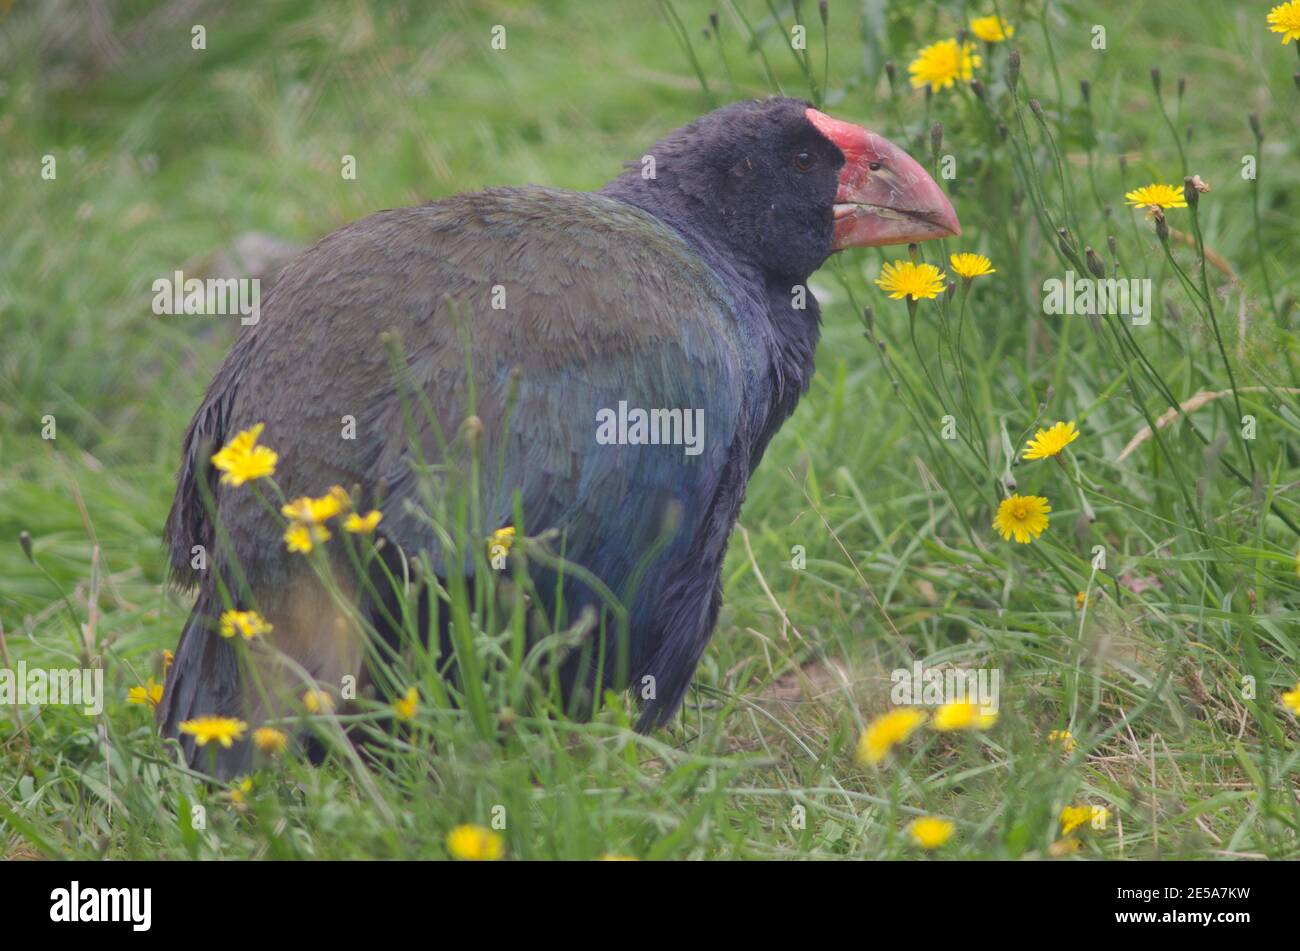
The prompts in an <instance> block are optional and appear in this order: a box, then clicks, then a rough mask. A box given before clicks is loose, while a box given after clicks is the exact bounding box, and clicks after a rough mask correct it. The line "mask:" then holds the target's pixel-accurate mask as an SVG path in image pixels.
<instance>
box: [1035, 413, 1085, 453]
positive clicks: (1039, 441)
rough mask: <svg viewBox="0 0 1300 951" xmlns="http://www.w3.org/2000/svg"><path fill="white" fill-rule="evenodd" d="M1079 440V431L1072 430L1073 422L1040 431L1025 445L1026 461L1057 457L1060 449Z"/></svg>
mask: <svg viewBox="0 0 1300 951" xmlns="http://www.w3.org/2000/svg"><path fill="white" fill-rule="evenodd" d="M1078 438H1079V430H1077V429H1075V428H1074V420H1070V421H1069V422H1068V423H1056V424H1054V425H1053V426H1051V427H1050V428H1048V429H1040V430H1039V431H1038V432H1036V433H1034V438H1033V439H1031V440H1029V442H1028V443H1027V444H1026V445H1025V455H1024V457H1025V458H1026V459H1046V458H1047V457H1048V456H1055V455H1057V454H1058V453H1059V452H1060V451H1061V450H1062V449H1064V448H1065V447H1066V446H1068V445H1070V443H1072V442H1074V441H1075V440H1076V439H1078Z"/></svg>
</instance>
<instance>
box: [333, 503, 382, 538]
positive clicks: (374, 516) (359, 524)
mask: <svg viewBox="0 0 1300 951" xmlns="http://www.w3.org/2000/svg"><path fill="white" fill-rule="evenodd" d="M383 517H384V513H383V512H381V511H379V509H371V510H370V511H369V512H367V513H366V514H365V515H361V514H359V513H357V512H353V513H352V514H351V515H349V516H348V517H347V518H345V519H344V520H343V531H345V532H351V533H352V534H353V535H369V534H371V533H372V532H374V530H375V528H376V527H377V526H378V525H379V520H380V519H382V518H383Z"/></svg>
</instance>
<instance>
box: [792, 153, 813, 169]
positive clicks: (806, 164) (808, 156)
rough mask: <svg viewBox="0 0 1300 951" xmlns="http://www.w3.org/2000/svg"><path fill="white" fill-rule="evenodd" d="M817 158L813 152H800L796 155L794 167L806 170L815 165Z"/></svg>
mask: <svg viewBox="0 0 1300 951" xmlns="http://www.w3.org/2000/svg"><path fill="white" fill-rule="evenodd" d="M814 162H815V159H814V158H813V155H812V153H811V152H800V153H799V154H798V155H796V156H795V157H794V167H795V168H797V169H798V170H799V171H801V172H806V171H808V170H809V169H810V168H812V167H813V164H814Z"/></svg>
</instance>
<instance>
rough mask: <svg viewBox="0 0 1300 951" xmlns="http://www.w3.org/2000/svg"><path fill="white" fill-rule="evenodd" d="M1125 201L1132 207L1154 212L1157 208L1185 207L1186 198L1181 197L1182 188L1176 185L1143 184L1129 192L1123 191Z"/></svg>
mask: <svg viewBox="0 0 1300 951" xmlns="http://www.w3.org/2000/svg"><path fill="white" fill-rule="evenodd" d="M1124 198H1125V200H1126V202H1127V203H1128V204H1130V205H1132V206H1133V207H1134V208H1145V209H1147V212H1148V213H1152V212H1154V211H1155V210H1156V209H1157V208H1186V207H1187V199H1186V198H1185V197H1183V190H1182V189H1181V188H1179V187H1178V186H1177V185H1161V184H1159V183H1156V184H1154V185H1143V186H1142V187H1141V188H1135V189H1133V191H1131V192H1125V193H1124Z"/></svg>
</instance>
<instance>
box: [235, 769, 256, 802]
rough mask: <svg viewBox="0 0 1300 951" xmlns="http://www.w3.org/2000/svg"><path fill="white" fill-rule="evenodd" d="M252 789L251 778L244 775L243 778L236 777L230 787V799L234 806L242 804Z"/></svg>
mask: <svg viewBox="0 0 1300 951" xmlns="http://www.w3.org/2000/svg"><path fill="white" fill-rule="evenodd" d="M252 791H253V780H252V779H251V778H250V777H248V776H245V777H244V778H243V779H237V780H235V781H234V783H233V784H232V785H231V787H230V801H231V802H233V803H234V804H235V805H236V806H242V805H244V803H245V801H246V800H247V797H248V794H249V793H251V792H252Z"/></svg>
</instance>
